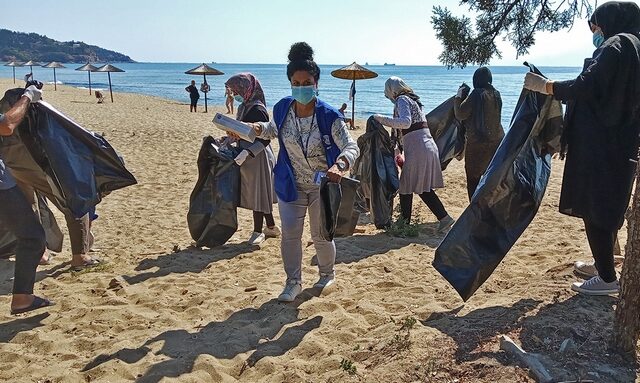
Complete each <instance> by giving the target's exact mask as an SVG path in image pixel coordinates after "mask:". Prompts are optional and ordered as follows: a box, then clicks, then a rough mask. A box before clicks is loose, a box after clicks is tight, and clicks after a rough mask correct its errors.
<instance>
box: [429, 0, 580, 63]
mask: <svg viewBox="0 0 640 383" xmlns="http://www.w3.org/2000/svg"><path fill="white" fill-rule="evenodd" d="M460 4H461V5H463V6H464V5H466V6H468V7H469V10H470V11H471V12H474V13H476V14H477V16H476V21H475V28H474V25H473V24H472V22H471V19H470V18H469V17H467V16H461V17H456V16H454V15H452V14H451V12H450V11H449V10H448V9H447V8H443V7H439V6H438V7H434V8H433V16H432V17H431V23H432V24H433V28H434V29H435V31H436V36H437V37H438V40H440V42H441V43H442V45H443V48H444V49H443V51H442V54H440V57H439V59H440V61H441V62H442V63H443V64H445V65H447V66H448V67H455V66H459V67H462V68H464V67H465V66H467V65H469V64H471V65H484V64H487V63H488V62H489V60H491V59H492V58H493V57H497V58H501V57H502V55H501V53H500V51H499V50H498V48H497V47H496V44H495V40H496V39H497V38H498V37H500V36H502V37H504V38H505V39H506V40H508V41H509V42H510V43H511V45H513V46H514V47H515V48H516V52H517V55H518V56H521V55H523V54H526V53H528V51H529V48H531V47H532V46H533V45H534V43H535V33H536V32H540V31H549V32H556V31H559V30H562V29H566V28H570V27H571V26H572V25H573V23H574V21H575V19H576V18H577V17H581V16H583V15H588V14H590V13H591V11H592V7H591V4H590V2H589V1H588V0H462V1H460ZM585 27H586V25H585Z"/></svg>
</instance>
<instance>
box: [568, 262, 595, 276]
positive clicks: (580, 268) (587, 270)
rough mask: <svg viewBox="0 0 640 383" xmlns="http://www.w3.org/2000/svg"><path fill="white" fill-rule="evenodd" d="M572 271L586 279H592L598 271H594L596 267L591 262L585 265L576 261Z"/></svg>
mask: <svg viewBox="0 0 640 383" xmlns="http://www.w3.org/2000/svg"><path fill="white" fill-rule="evenodd" d="M573 270H575V272H576V273H577V274H579V275H580V276H583V277H587V278H593V277H595V276H596V275H598V270H597V269H596V265H595V263H593V262H590V263H587V262H582V261H577V262H576V263H574V264H573Z"/></svg>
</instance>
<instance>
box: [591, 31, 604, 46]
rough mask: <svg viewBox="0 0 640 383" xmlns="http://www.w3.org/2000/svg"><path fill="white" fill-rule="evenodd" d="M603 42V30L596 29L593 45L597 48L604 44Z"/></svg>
mask: <svg viewBox="0 0 640 383" xmlns="http://www.w3.org/2000/svg"><path fill="white" fill-rule="evenodd" d="M602 43H604V35H603V34H602V32H601V31H595V32H594V33H593V45H594V46H595V47H596V48H600V45H602Z"/></svg>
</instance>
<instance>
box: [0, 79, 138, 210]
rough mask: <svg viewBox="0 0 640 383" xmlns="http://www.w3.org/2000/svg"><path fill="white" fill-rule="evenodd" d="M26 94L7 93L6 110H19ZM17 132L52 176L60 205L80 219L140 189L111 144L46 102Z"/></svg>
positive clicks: (0, 105)
mask: <svg viewBox="0 0 640 383" xmlns="http://www.w3.org/2000/svg"><path fill="white" fill-rule="evenodd" d="M23 92H24V89H11V90H9V91H7V92H6V93H5V96H4V98H3V99H2V100H0V110H6V109H7V108H9V107H10V106H11V105H13V104H14V103H15V102H16V101H17V100H18V99H19V98H20V96H21V95H22V93H23ZM17 131H18V132H17V135H19V137H20V140H21V141H22V143H23V144H24V145H25V146H26V148H27V150H28V151H29V153H30V154H31V156H32V157H33V159H34V160H35V162H36V163H37V164H38V166H40V168H41V169H42V170H43V171H44V172H45V173H46V175H47V178H48V181H49V184H50V185H51V189H52V191H53V194H54V195H55V198H56V200H57V201H55V203H56V205H57V206H61V207H62V208H64V209H68V210H69V211H70V212H71V213H72V214H73V215H74V216H75V217H77V218H80V217H83V216H85V215H86V214H87V213H89V212H90V211H93V210H94V208H95V206H96V205H97V204H98V203H100V201H101V200H102V197H103V196H105V195H107V194H108V193H110V192H112V191H114V190H118V189H121V188H124V187H126V186H130V185H134V184H136V179H135V177H134V176H133V175H132V174H131V173H130V172H129V171H128V170H127V169H126V168H125V166H124V162H123V161H122V159H121V158H120V157H119V156H118V154H117V153H116V151H115V150H114V149H113V147H112V146H111V145H110V144H109V143H108V142H107V140H105V139H104V138H103V137H102V136H100V135H99V134H96V133H94V132H90V131H88V130H86V129H84V128H83V127H82V126H80V125H78V124H77V123H76V122H75V121H73V120H71V119H70V118H69V117H67V116H65V115H64V114H62V113H61V112H59V111H58V110H56V109H55V108H54V107H53V106H51V105H50V104H48V103H47V102H45V101H40V102H38V103H35V104H32V105H31V106H30V107H29V111H28V113H27V115H26V117H25V119H24V120H23V121H22V123H21V124H20V125H19V126H18V129H17ZM7 160H10V159H7Z"/></svg>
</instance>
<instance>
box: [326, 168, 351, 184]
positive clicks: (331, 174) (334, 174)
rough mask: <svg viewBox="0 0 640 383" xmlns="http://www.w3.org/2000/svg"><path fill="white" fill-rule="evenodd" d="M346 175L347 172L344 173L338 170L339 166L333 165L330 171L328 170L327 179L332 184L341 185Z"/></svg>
mask: <svg viewBox="0 0 640 383" xmlns="http://www.w3.org/2000/svg"><path fill="white" fill-rule="evenodd" d="M345 173H346V172H342V171H340V169H338V165H333V166H332V167H331V168H329V170H327V178H328V179H329V181H331V182H334V183H340V180H341V179H342V177H344V176H345Z"/></svg>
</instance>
